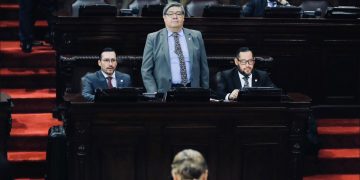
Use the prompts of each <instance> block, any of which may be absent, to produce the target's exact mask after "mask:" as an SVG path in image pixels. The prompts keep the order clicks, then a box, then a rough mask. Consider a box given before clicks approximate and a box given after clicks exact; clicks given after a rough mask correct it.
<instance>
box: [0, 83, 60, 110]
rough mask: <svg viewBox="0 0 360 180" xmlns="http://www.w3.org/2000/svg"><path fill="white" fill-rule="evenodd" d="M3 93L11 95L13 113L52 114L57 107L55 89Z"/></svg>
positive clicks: (12, 90) (20, 90) (10, 90)
mask: <svg viewBox="0 0 360 180" xmlns="http://www.w3.org/2000/svg"><path fill="white" fill-rule="evenodd" d="M2 92H5V93H7V94H8V95H10V97H11V99H12V101H13V103H14V108H13V113H41V112H42V113H44V112H52V111H53V110H54V108H55V106H56V100H55V98H56V90H55V89H2ZM34 104H36V106H34Z"/></svg>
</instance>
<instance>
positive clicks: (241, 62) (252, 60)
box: [236, 58, 255, 65]
mask: <svg viewBox="0 0 360 180" xmlns="http://www.w3.org/2000/svg"><path fill="white" fill-rule="evenodd" d="M236 59H237V60H238V61H239V63H240V64H241V65H245V64H246V63H248V64H249V65H254V64H255V59H254V58H252V59H247V60H246V59H239V58H236Z"/></svg>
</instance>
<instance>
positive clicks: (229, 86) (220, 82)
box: [216, 67, 275, 99]
mask: <svg viewBox="0 0 360 180" xmlns="http://www.w3.org/2000/svg"><path fill="white" fill-rule="evenodd" d="M216 83H217V87H216V93H217V96H218V98H221V99H225V96H226V95H227V94H228V93H231V92H232V91H233V90H234V89H241V87H242V85H241V81H240V78H239V74H238V69H237V68H236V67H235V68H232V69H228V70H225V71H221V72H218V73H217V74H216ZM252 87H275V85H274V83H273V82H272V81H271V79H270V77H269V75H268V74H267V72H265V71H261V70H256V69H254V71H253V73H252Z"/></svg>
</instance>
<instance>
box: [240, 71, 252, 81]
mask: <svg viewBox="0 0 360 180" xmlns="http://www.w3.org/2000/svg"><path fill="white" fill-rule="evenodd" d="M238 74H239V77H240V79H243V78H244V75H243V74H241V73H240V72H239V71H238ZM251 78H252V73H251V74H250V75H249V78H248V79H251Z"/></svg>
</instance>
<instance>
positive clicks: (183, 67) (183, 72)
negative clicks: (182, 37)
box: [173, 32, 187, 86]
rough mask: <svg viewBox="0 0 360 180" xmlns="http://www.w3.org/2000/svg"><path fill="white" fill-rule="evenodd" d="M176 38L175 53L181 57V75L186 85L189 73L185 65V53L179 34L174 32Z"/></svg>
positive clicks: (182, 82) (182, 81)
mask: <svg viewBox="0 0 360 180" xmlns="http://www.w3.org/2000/svg"><path fill="white" fill-rule="evenodd" d="M173 36H174V40H175V54H176V55H178V57H179V62H180V75H181V84H183V85H184V86H186V84H187V74H186V66H185V58H184V54H183V52H182V50H181V46H180V41H179V34H178V33H177V32H174V33H173Z"/></svg>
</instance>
